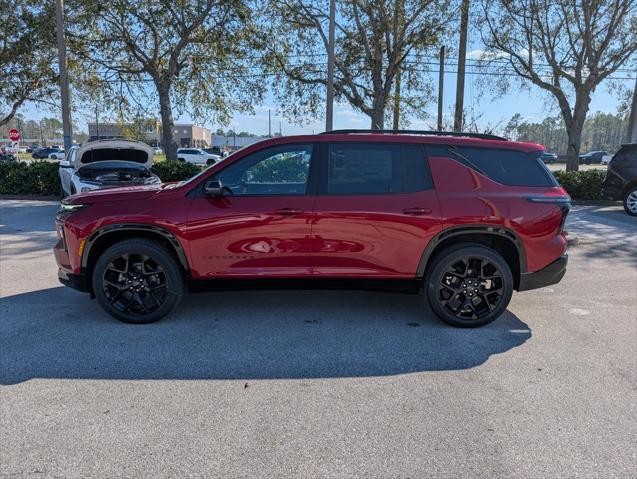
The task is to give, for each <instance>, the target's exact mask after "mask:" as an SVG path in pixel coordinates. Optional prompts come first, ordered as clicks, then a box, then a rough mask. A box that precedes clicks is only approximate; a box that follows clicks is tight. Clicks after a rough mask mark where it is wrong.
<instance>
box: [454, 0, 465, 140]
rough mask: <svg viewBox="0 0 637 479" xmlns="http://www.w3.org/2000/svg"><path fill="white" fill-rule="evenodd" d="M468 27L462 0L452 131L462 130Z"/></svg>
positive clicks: (463, 0)
mask: <svg viewBox="0 0 637 479" xmlns="http://www.w3.org/2000/svg"><path fill="white" fill-rule="evenodd" d="M468 28H469V0H462V16H461V18H460V46H459V47H458V81H457V83H456V111H455V115H454V117H453V131H462V126H463V125H462V110H463V109H464V74H465V66H466V63H467V30H468Z"/></svg>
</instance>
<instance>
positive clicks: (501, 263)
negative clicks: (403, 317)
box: [425, 243, 513, 328]
mask: <svg viewBox="0 0 637 479" xmlns="http://www.w3.org/2000/svg"><path fill="white" fill-rule="evenodd" d="M467 258H468V262H467ZM478 260H479V261H480V263H478ZM478 264H480V265H481V266H480V267H479V268H478V269H479V270H480V271H479V272H477V271H476V267H477V266H478ZM484 277H489V279H481V278H484ZM512 293H513V275H512V274H511V269H510V268H509V265H508V264H507V262H506V261H505V260H504V258H503V257H502V256H501V255H500V254H499V253H497V252H496V251H494V250H492V249H490V248H487V247H485V246H482V245H478V244H472V243H462V244H459V245H456V246H452V247H449V248H447V249H445V250H443V251H441V252H440V253H439V254H437V255H436V256H435V257H434V259H433V260H432V263H431V267H430V268H428V274H427V275H426V278H425V294H426V297H427V301H428V302H429V305H430V307H431V309H432V310H433V312H434V313H436V315H437V316H438V317H439V318H440V319H442V320H443V321H444V322H446V323H447V324H450V325H452V326H456V327H460V328H476V327H479V326H484V325H485V324H488V323H490V322H491V321H494V320H495V319H497V318H498V317H499V316H500V315H501V314H502V313H503V312H504V310H505V309H506V307H507V306H508V305H509V301H511V295H512ZM476 300H478V301H476ZM469 303H471V304H469Z"/></svg>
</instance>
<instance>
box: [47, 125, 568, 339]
mask: <svg viewBox="0 0 637 479" xmlns="http://www.w3.org/2000/svg"><path fill="white" fill-rule="evenodd" d="M543 150H544V148H543V147H542V146H541V145H536V144H530V143H517V142H510V141H506V140H504V139H502V138H499V137H494V136H491V135H469V134H441V133H436V132H433V133H432V132H419V131H416V132H395V131H387V132H382V131H381V132H379V131H375V132H369V131H364V130H363V131H356V130H341V131H333V132H329V133H325V134H319V135H305V136H291V137H281V138H274V139H268V140H265V141H262V142H260V143H256V144H254V145H251V146H249V147H246V148H244V149H242V150H240V151H238V152H236V153H234V154H232V155H230V156H229V157H228V158H226V159H225V160H224V161H223V162H221V163H218V164H216V165H214V166H212V167H211V168H209V169H207V170H204V171H202V172H201V173H199V174H198V175H196V176H194V177H193V178H191V179H190V180H188V181H184V182H181V183H173V184H164V185H146V186H136V187H129V188H114V189H109V190H99V191H94V192H88V193H83V194H78V195H73V196H71V197H69V198H67V199H65V200H64V201H63V203H62V207H61V210H60V212H59V214H58V215H57V218H56V230H57V235H58V241H57V244H56V246H55V248H54V252H55V256H56V260H57V263H58V265H59V278H60V281H61V282H62V283H63V284H66V285H68V286H71V287H73V288H76V289H79V290H80V291H85V292H88V293H90V294H91V295H92V296H93V297H95V298H96V299H97V301H98V302H99V303H100V305H101V306H102V307H103V308H104V309H105V310H106V311H107V312H108V313H110V314H111V315H112V316H114V317H115V318H117V319H120V320H122V321H125V322H131V323H148V322H152V321H155V320H158V319H160V318H161V317H163V316H165V315H166V314H168V313H169V312H170V311H172V310H173V309H174V308H175V306H176V305H177V304H178V302H179V301H180V299H181V298H182V295H183V293H184V290H185V289H186V288H189V289H191V290H200V289H219V288H221V289H223V288H235V287H292V288H297V287H303V288H308V287H309V288H314V287H332V288H349V289H351V288H364V289H391V290H396V289H398V290H401V291H405V292H413V293H418V292H422V293H423V295H424V297H425V298H426V300H427V302H428V303H429V305H430V307H431V309H432V310H433V312H434V313H435V314H436V315H437V316H438V317H440V318H441V319H442V320H443V321H446V322H447V323H449V324H451V325H454V326H460V327H476V326H481V325H484V324H487V323H489V322H491V321H493V320H494V319H496V318H497V317H499V316H500V315H501V314H502V313H503V312H504V310H505V309H506V307H507V305H508V303H509V301H510V299H511V295H512V293H513V291H514V290H517V291H525V290H529V289H534V288H539V287H542V286H546V285H550V284H554V283H557V282H559V281H560V280H561V278H562V277H563V276H564V274H565V271H566V264H567V259H568V256H567V253H566V249H567V241H566V236H565V232H564V231H563V226H564V221H565V219H566V215H567V213H568V211H569V206H570V198H569V197H568V195H567V194H566V192H565V191H564V190H563V189H562V188H561V187H560V186H559V185H558V184H557V182H556V181H555V179H554V177H553V176H552V174H551V173H550V172H549V171H548V170H547V168H546V167H545V166H544V164H543V162H542V159H541V154H542V151H543Z"/></svg>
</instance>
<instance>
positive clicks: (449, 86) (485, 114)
mask: <svg viewBox="0 0 637 479" xmlns="http://www.w3.org/2000/svg"><path fill="white" fill-rule="evenodd" d="M480 47H481V42H480V41H479V40H476V39H473V38H472V39H471V40H470V42H469V46H468V49H467V50H468V54H467V56H468V58H469V59H471V58H477V55H478V54H479V53H480V51H481V50H480ZM452 61H453V60H452ZM446 69H448V70H452V71H453V70H455V66H448V67H446ZM469 70H470V68H469ZM434 76H435V85H436V87H435V89H434V93H436V94H437V76H438V74H437V73H435V74H434ZM615 76H621V77H628V76H630V77H634V76H635V74H634V73H633V74H626V73H618V74H617V75H615ZM477 82H478V79H477V77H476V76H474V75H467V76H466V80H465V100H464V104H465V105H464V106H465V109H467V110H471V109H473V110H474V111H475V112H476V113H478V112H479V113H480V114H481V115H482V116H481V118H480V120H479V121H478V124H479V126H480V127H482V128H485V127H487V126H489V127H491V128H495V130H496V131H497V130H498V129H499V128H502V127H504V125H505V124H506V122H507V121H508V120H509V119H510V118H511V117H512V116H513V115H514V114H516V113H520V114H521V115H522V116H523V118H525V119H526V120H527V121H530V122H534V121H541V120H542V119H544V118H545V117H547V116H549V115H551V116H554V115H558V114H559V111H558V110H557V109H556V107H555V104H554V103H553V102H552V101H551V96H550V95H549V94H548V93H547V92H545V91H543V90H541V89H539V88H537V87H535V86H530V87H529V88H528V89H527V88H524V89H520V88H519V87H518V85H519V82H518V80H517V79H516V78H511V82H512V83H511V88H510V90H509V92H508V93H507V94H506V95H505V96H502V97H499V98H494V97H493V95H492V94H491V93H489V92H484V91H481V90H480V88H479V87H478V84H477ZM619 83H622V84H623V85H624V86H625V87H626V88H628V89H631V90H632V89H633V88H634V87H635V81H634V80H624V81H620V82H619ZM455 87H456V74H455V73H446V74H445V75H444V97H443V105H444V106H443V109H444V114H445V115H446V116H449V117H451V116H452V114H453V113H452V112H453V108H454V103H455ZM609 87H610V83H609V82H606V83H602V84H601V85H600V86H599V87H598V88H597V90H596V91H595V93H594V94H593V98H592V101H591V105H590V110H589V114H592V113H595V112H596V111H601V112H604V113H615V112H616V111H617V107H618V103H619V98H618V96H617V94H616V93H613V92H610V91H609ZM157 109H158V106H157ZM254 110H255V111H254V114H253V115H247V114H237V115H235V116H234V117H233V119H232V121H231V122H230V124H228V125H219V124H214V123H211V122H205V121H204V122H202V121H199V120H197V121H195V120H193V119H192V118H191V117H189V116H188V115H182V116H181V117H178V118H176V119H175V120H176V121H175V122H176V123H195V124H198V125H202V126H206V127H208V128H210V129H212V130H213V131H215V130H216V129H217V128H222V129H224V130H227V129H229V128H232V129H233V130H235V131H237V132H239V131H247V132H250V133H254V134H257V135H267V134H268V110H271V114H272V134H274V133H276V132H278V131H279V123H280V124H281V132H282V134H283V135H294V134H302V133H319V132H321V131H324V129H325V119H324V118H318V119H316V120H314V121H311V122H310V123H309V124H308V123H307V121H306V122H305V123H304V124H303V125H298V124H294V123H292V122H290V121H288V120H286V119H285V118H284V117H282V116H281V115H280V114H279V113H278V112H277V105H276V102H275V99H274V96H273V95H272V94H268V95H266V98H265V100H264V102H263V103H262V104H261V105H257V106H255V108H254ZM436 112H437V104H435V103H432V104H430V105H429V106H428V107H427V109H426V113H427V115H428V120H425V121H423V120H412V122H411V125H410V126H409V128H411V129H432V128H434V127H435V123H436ZM21 113H22V114H23V115H24V116H25V118H26V119H34V120H39V119H40V118H42V117H45V116H54V115H55V112H52V111H50V110H47V109H43V108H42V107H40V106H38V105H34V104H28V105H26V106H25V108H23V110H22V111H21ZM89 116H90V114H88V113H87V114H83V115H80V114H75V115H74V122H75V123H76V124H78V126H79V129H80V131H84V132H86V131H87V130H88V127H87V121H88V117H89ZM158 117H159V115H158ZM369 127H370V120H369V117H367V116H366V115H364V114H363V113H360V112H357V111H355V110H354V109H353V108H352V107H351V106H349V105H348V104H336V105H335V107H334V128H335V129H339V128H360V129H366V128H369ZM387 127H390V125H387Z"/></svg>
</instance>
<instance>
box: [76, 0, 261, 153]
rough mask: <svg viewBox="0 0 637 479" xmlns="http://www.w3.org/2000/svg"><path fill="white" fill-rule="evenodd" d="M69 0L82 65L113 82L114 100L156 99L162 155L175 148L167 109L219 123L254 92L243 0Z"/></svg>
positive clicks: (257, 86) (246, 105) (139, 102)
mask: <svg viewBox="0 0 637 479" xmlns="http://www.w3.org/2000/svg"><path fill="white" fill-rule="evenodd" d="M76 1H77V2H78V6H79V7H80V12H79V13H76V14H75V21H74V24H73V25H72V28H71V34H70V35H69V44H70V45H71V48H72V50H73V52H74V53H75V55H76V56H77V58H78V59H79V60H80V64H81V65H82V69H83V70H86V71H87V72H89V74H90V75H93V76H96V77H98V78H99V79H100V80H101V81H102V84H103V85H104V86H105V87H109V88H112V89H116V90H119V93H120V94H119V96H118V98H119V102H121V103H120V104H119V105H118V107H121V105H122V104H123V103H126V102H132V103H135V104H136V107H137V108H134V109H136V110H138V111H139V109H140V108H144V107H146V105H144V103H145V101H144V99H157V100H158V103H159V105H158V106H159V116H160V118H161V123H162V146H163V149H164V151H165V152H166V156H167V157H168V158H169V159H176V156H177V153H176V152H177V144H176V142H175V139H174V119H173V118H174V110H176V111H177V112H180V111H183V110H184V109H185V108H188V109H189V112H190V113H191V116H192V117H193V118H203V117H206V118H210V117H212V118H214V119H216V120H217V121H219V122H220V123H224V122H227V121H228V120H229V118H230V115H231V113H232V111H236V110H244V111H249V110H251V107H252V105H253V104H254V102H255V101H258V100H259V99H260V98H261V95H262V94H263V90H264V89H263V85H262V82H260V81H258V80H257V79H255V78H253V77H251V76H250V75H248V74H246V73H245V72H246V71H247V69H248V68H249V66H250V65H249V64H248V62H247V61H246V60H245V56H246V53H247V52H248V51H250V48H251V46H252V45H253V42H254V40H255V38H257V37H258V36H257V35H254V32H252V31H251V30H250V28H249V25H250V14H251V11H250V9H249V8H248V7H247V5H246V2H245V1H244V0H180V1H178V2H175V1H173V0H145V1H144V2H130V1H128V0H76ZM228 72H232V74H229V73H228ZM148 116H150V117H153V116H155V115H154V114H152V113H151V114H148Z"/></svg>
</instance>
